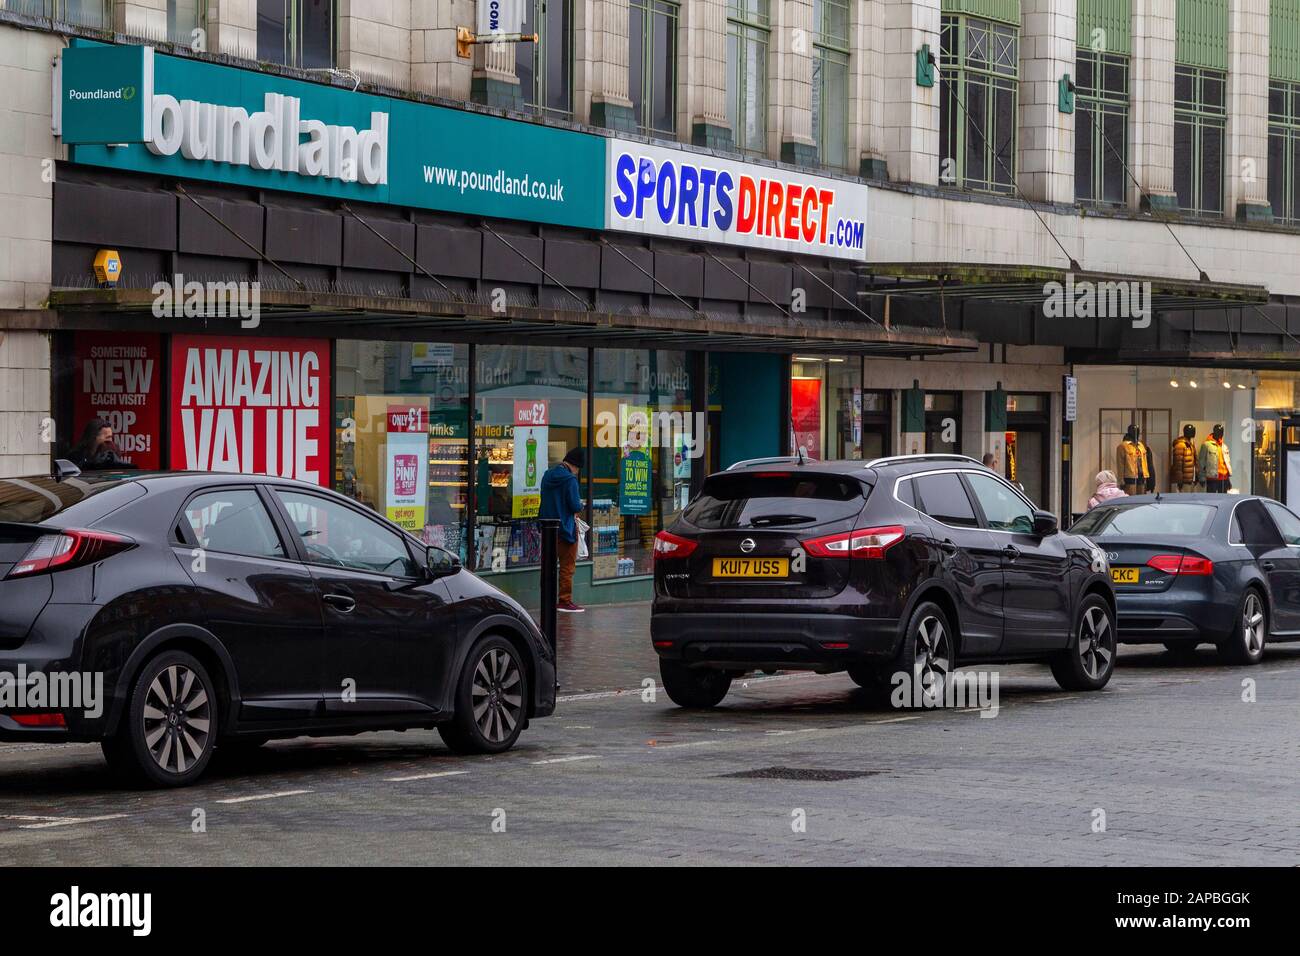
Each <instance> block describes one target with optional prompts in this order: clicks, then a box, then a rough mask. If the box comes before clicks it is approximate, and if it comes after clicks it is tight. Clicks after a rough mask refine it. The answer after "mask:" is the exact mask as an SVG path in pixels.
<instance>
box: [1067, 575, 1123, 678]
mask: <svg viewBox="0 0 1300 956" xmlns="http://www.w3.org/2000/svg"><path fill="white" fill-rule="evenodd" d="M1115 647H1116V637H1115V615H1114V613H1113V612H1112V611H1111V609H1110V605H1109V604H1108V603H1106V599H1105V598H1103V597H1102V596H1101V595H1100V594H1088V595H1085V596H1084V598H1083V600H1082V601H1080V602H1079V609H1078V611H1076V612H1075V619H1074V633H1073V634H1071V636H1070V646H1069V647H1068V648H1067V649H1066V650H1064V651H1062V652H1060V653H1059V654H1057V655H1056V656H1055V657H1053V658H1052V661H1051V666H1052V676H1053V677H1055V678H1056V682H1057V683H1058V684H1060V685H1061V687H1062V688H1063V689H1064V690H1101V689H1102V688H1103V687H1105V686H1106V684H1107V683H1109V682H1110V675H1111V674H1113V673H1114V672H1115Z"/></svg>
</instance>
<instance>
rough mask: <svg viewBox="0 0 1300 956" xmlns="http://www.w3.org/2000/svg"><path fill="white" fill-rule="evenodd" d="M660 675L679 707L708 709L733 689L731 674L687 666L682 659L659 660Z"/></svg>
mask: <svg viewBox="0 0 1300 956" xmlns="http://www.w3.org/2000/svg"><path fill="white" fill-rule="evenodd" d="M659 676H660V678H661V679H662V680H663V682H664V691H665V692H666V693H667V694H668V699H669V700H671V701H672V702H673V703H674V704H676V705H677V706H678V707H686V708H688V709H690V710H708V709H709V708H710V707H716V706H718V704H720V703H722V698H724V697H726V696H727V691H729V690H730V689H731V674H730V673H729V672H727V671H720V670H713V669H712V668H707V667H695V668H693V667H687V666H686V665H685V664H683V663H681V662H680V661H666V660H660V661H659Z"/></svg>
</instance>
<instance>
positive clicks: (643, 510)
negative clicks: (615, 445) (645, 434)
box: [618, 451, 650, 515]
mask: <svg viewBox="0 0 1300 956" xmlns="http://www.w3.org/2000/svg"><path fill="white" fill-rule="evenodd" d="M618 510H619V513H620V514H625V515H648V514H649V513H650V456H649V455H647V454H646V453H645V452H643V451H630V452H628V453H627V454H626V455H624V456H623V461H622V463H621V465H620V466H619V474H618Z"/></svg>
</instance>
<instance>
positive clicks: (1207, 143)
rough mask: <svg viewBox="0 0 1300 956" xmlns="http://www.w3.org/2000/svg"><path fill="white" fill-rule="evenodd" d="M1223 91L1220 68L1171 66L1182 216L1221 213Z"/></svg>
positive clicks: (1224, 81)
mask: <svg viewBox="0 0 1300 956" xmlns="http://www.w3.org/2000/svg"><path fill="white" fill-rule="evenodd" d="M1226 91H1227V77H1226V75H1225V74H1224V72H1223V71H1222V70H1209V69H1205V68H1204V67H1199V66H1181V65H1175V67H1174V192H1175V193H1176V194H1177V196H1178V208H1179V209H1182V210H1183V211H1184V212H1190V213H1196V214H1198V215H1207V216H1221V215H1223V141H1224V127H1225V126H1226V124H1227V120H1228V111H1227V106H1226V103H1227V100H1226V96H1225V94H1226Z"/></svg>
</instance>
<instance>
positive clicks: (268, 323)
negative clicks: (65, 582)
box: [0, 0, 1300, 601]
mask: <svg viewBox="0 0 1300 956" xmlns="http://www.w3.org/2000/svg"><path fill="white" fill-rule="evenodd" d="M505 6H507V7H508V6H509V5H505ZM520 7H521V9H522V20H521V22H520V31H519V32H520V34H522V35H523V38H522V39H521V38H519V37H517V36H514V35H511V36H497V37H493V36H490V35H487V34H483V35H476V30H477V29H478V26H477V24H478V21H479V14H480V10H479V9H478V3H476V2H475V0H277V2H269V0H246V2H245V0H230V2H226V0H221V2H205V0H130V2H114V0H100V2H95V3H82V4H68V3H62V2H59V0H5V2H3V3H0V70H2V71H3V76H4V79H5V80H6V81H7V82H6V88H7V89H8V90H9V92H10V96H9V97H8V98H7V100H6V102H5V103H4V104H0V162H2V163H3V168H4V170H5V172H6V175H5V176H3V177H0V198H2V199H3V200H4V203H5V206H6V208H7V210H8V212H9V215H7V216H4V217H3V219H2V220H0V240H2V241H3V244H4V250H5V255H4V256H3V257H0V400H2V401H0V475H6V476H14V475H25V474H36V473H41V472H44V471H46V470H47V469H48V468H49V467H50V462H51V459H52V457H58V456H61V455H63V454H66V453H67V451H68V449H69V448H70V447H71V446H72V444H73V443H74V442H75V441H76V439H77V437H79V432H80V431H81V429H82V428H84V427H85V424H86V423H87V422H88V421H91V420H93V419H96V418H104V419H106V420H109V421H111V422H112V424H113V425H114V427H115V430H116V432H117V436H118V442H119V446H120V447H121V448H122V450H123V453H124V454H127V455H128V456H131V457H132V458H133V459H134V461H135V463H136V464H138V465H141V466H143V467H203V468H213V469H216V470H262V471H273V472H276V473H282V474H293V475H295V476H297V477H305V478H307V479H308V480H316V481H319V482H320V483H322V484H327V485H330V486H331V487H335V488H336V489H338V490H340V491H343V492H344V493H346V494H349V495H351V496H353V497H355V498H357V499H358V500H361V501H363V502H365V503H367V504H368V505H371V506H372V507H375V508H376V509H377V510H379V511H381V512H382V513H386V514H388V516H389V517H391V518H393V520H395V521H398V522H399V523H402V524H404V525H405V526H407V527H408V528H410V529H411V530H412V531H413V532H414V533H416V534H417V535H419V536H420V537H422V538H423V539H424V540H426V541H428V542H429V543H433V544H439V545H442V546H445V547H448V548H450V549H452V550H455V551H457V552H458V553H460V555H461V556H462V558H463V559H464V560H465V561H466V562H467V564H469V565H470V566H471V567H474V568H476V569H478V570H481V571H482V572H484V573H487V574H493V575H496V576H498V579H499V581H500V582H501V583H502V584H503V585H504V586H506V587H507V588H508V589H510V590H513V591H515V592H516V593H519V594H522V595H525V596H527V595H528V594H529V593H530V589H531V588H533V587H535V580H536V574H534V573H530V572H531V571H532V570H533V569H535V567H536V562H537V547H538V540H537V533H536V523H535V520H534V519H535V514H536V483H537V480H538V476H539V475H540V474H541V472H543V471H544V470H545V468H546V467H547V466H548V465H551V464H554V463H555V462H556V461H558V459H559V458H560V457H562V456H563V454H564V453H565V452H566V451H567V450H568V449H570V448H572V447H575V446H582V447H584V448H585V449H587V453H588V461H589V463H590V467H589V468H588V469H587V471H586V472H584V475H583V481H584V483H585V498H586V501H587V509H588V517H589V519H590V523H591V524H592V526H593V528H594V530H593V533H592V537H591V550H592V554H591V558H590V560H589V561H588V562H584V563H583V565H582V570H581V571H580V574H579V583H580V587H579V600H580V601H581V600H586V601H603V600H622V599H628V598H632V597H640V596H644V595H646V594H647V593H648V584H647V581H646V575H647V573H648V572H649V569H650V563H649V562H650V559H651V557H650V556H651V550H652V539H653V535H654V533H655V532H656V531H657V530H659V529H660V528H662V527H663V526H665V525H666V524H667V523H669V522H671V520H672V519H673V516H674V515H675V514H676V513H677V511H679V510H680V508H681V507H682V506H683V505H684V504H685V502H686V501H687V500H688V499H689V497H690V495H691V494H692V492H693V490H695V489H698V486H699V482H700V481H701V480H702V477H703V476H704V475H705V474H707V473H708V472H709V471H711V470H714V469H717V468H720V467H725V466H726V465H727V464H730V463H731V462H734V461H736V460H740V459H743V458H750V457H759V456H764V455H774V454H785V453H790V452H792V451H794V450H796V449H804V450H805V451H806V452H807V454H810V455H812V456H814V457H848V458H871V457H874V456H879V455H885V454H896V453H909V452H914V451H929V452H938V451H956V452H960V453H963V454H967V455H971V456H972V457H976V458H979V457H981V456H982V455H984V454H986V453H991V454H993V455H994V457H995V459H996V466H997V467H998V468H999V469H1000V470H1002V471H1004V473H1006V474H1007V475H1008V476H1009V477H1011V478H1013V479H1014V480H1016V481H1017V482H1019V483H1020V484H1021V486H1022V487H1023V488H1024V489H1025V491H1026V493H1027V494H1028V495H1029V496H1030V497H1032V498H1033V499H1034V500H1035V501H1036V502H1037V503H1038V504H1039V505H1040V506H1042V507H1045V508H1048V509H1049V510H1053V511H1057V512H1074V511H1080V510H1082V508H1083V507H1084V504H1085V502H1086V500H1087V498H1088V496H1089V494H1090V493H1091V488H1092V478H1093V476H1094V475H1095V474H1096V472H1097V471H1098V470H1100V469H1102V468H1113V467H1114V466H1115V462H1116V460H1117V459H1116V453H1117V449H1118V447H1119V445H1120V444H1121V443H1122V442H1123V441H1124V439H1125V436H1126V434H1127V433H1128V431H1129V427H1130V426H1135V427H1137V428H1139V429H1140V430H1141V436H1142V437H1143V438H1144V439H1145V441H1146V444H1147V445H1148V446H1149V447H1150V449H1151V456H1150V458H1151V465H1150V468H1149V471H1150V473H1151V474H1150V479H1151V481H1152V482H1153V484H1154V486H1155V487H1160V488H1162V489H1164V488H1166V487H1167V485H1168V481H1169V475H1168V463H1169V453H1170V446H1171V444H1172V442H1173V440H1174V439H1175V438H1176V437H1177V436H1178V435H1180V434H1181V433H1182V430H1183V428H1184V426H1187V425H1191V426H1193V427H1195V428H1196V430H1197V438H1196V441H1197V442H1198V444H1199V442H1201V441H1203V440H1204V438H1205V437H1207V435H1208V433H1209V431H1210V430H1211V429H1212V428H1213V427H1214V426H1215V425H1223V426H1224V430H1225V439H1226V441H1227V443H1228V446H1229V450H1230V453H1231V456H1232V460H1233V462H1234V474H1233V484H1234V486H1235V487H1236V489H1238V490H1241V491H1255V492H1259V493H1265V494H1269V495H1272V496H1274V497H1278V498H1280V499H1283V500H1289V501H1290V502H1291V503H1292V504H1296V503H1298V502H1300V410H1298V409H1300V398H1298V397H1297V395H1296V385H1295V379H1296V377H1297V372H1296V370H1297V369H1298V368H1300V362H1298V361H1297V360H1298V358H1300V338H1298V337H1297V333H1300V314H1294V315H1293V314H1292V313H1291V311H1290V309H1291V308H1292V307H1293V306H1292V303H1294V302H1295V301H1296V299H1295V298H1294V297H1296V296H1300V269H1298V268H1297V267H1296V266H1295V262H1296V261H1297V257H1298V254H1300V195H1296V193H1298V192H1300V186H1297V183H1300V173H1298V172H1297V169H1300V166H1297V164H1300V0H1285V2H1284V0H1274V2H1272V3H1271V4H1270V3H1265V2H1263V0H1196V2H1183V0H1180V2H1173V0H1159V2H1157V0H933V2H931V0H924V2H893V0H682V2H671V0H521V4H520ZM102 91H106V92H102ZM126 91H130V96H127V95H126ZM286 130H288V131H289V133H287V134H286V132H285V131H286ZM295 131H296V132H295ZM110 261H111V262H117V263H119V264H120V271H118V272H115V273H114V274H113V275H111V276H105V275H104V274H103V273H102V272H101V273H100V274H96V268H95V267H96V263H97V262H98V263H100V265H101V267H102V266H103V265H104V264H105V263H106V262H110ZM254 296H255V297H256V301H255V302H254V301H253V297H254ZM1289 474H1290V475H1292V476H1293V477H1292V479H1291V481H1290V482H1288V475H1289Z"/></svg>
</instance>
